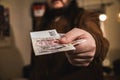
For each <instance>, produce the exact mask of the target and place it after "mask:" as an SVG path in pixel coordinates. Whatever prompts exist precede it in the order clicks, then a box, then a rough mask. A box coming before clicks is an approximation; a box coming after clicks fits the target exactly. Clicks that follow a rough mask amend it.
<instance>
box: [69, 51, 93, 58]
mask: <svg viewBox="0 0 120 80" xmlns="http://www.w3.org/2000/svg"><path fill="white" fill-rule="evenodd" d="M67 55H68V56H69V57H70V58H78V59H91V58H93V57H94V54H92V53H91V52H88V53H71V54H69V53H68V54H67Z"/></svg>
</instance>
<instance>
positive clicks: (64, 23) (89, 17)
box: [30, 9, 108, 80]
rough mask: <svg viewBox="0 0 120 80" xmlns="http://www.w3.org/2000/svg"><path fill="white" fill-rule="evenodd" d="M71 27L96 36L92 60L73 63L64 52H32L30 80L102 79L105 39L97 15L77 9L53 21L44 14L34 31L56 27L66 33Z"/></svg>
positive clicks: (105, 47) (105, 51)
mask: <svg viewBox="0 0 120 80" xmlns="http://www.w3.org/2000/svg"><path fill="white" fill-rule="evenodd" d="M55 17H56V16H55ZM74 27H77V28H80V29H84V30H86V31H88V32H89V33H90V34H91V35H92V36H93V37H94V38H95V41H96V46H97V50H96V54H95V58H94V60H93V62H91V64H90V65H89V66H88V67H76V66H72V65H71V64H70V63H69V62H68V60H67V57H66V55H65V54H64V52H63V53H54V54H49V55H42V56H35V55H34V53H33V54H32V62H31V65H32V74H31V79H30V80H103V76H102V60H103V59H104V58H105V55H106V53H107V50H108V42H107V40H106V39H104V38H103V35H102V32H101V30H100V26H99V19H98V15H96V14H95V13H92V12H86V11H84V10H83V9H78V10H77V11H76V12H74V13H73V14H69V13H68V14H65V15H62V16H61V18H60V20H59V21H56V22H55V21H54V18H49V17H48V16H46V15H45V16H44V17H43V18H42V20H41V23H40V26H37V27H36V28H34V31H39V30H47V29H56V30H57V31H58V32H59V33H66V32H68V31H69V30H71V29H72V28H74Z"/></svg>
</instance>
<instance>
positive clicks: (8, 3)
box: [0, 0, 120, 80]
mask: <svg viewBox="0 0 120 80" xmlns="http://www.w3.org/2000/svg"><path fill="white" fill-rule="evenodd" d="M77 1H78V4H79V6H80V7H84V8H85V9H89V10H96V11H98V12H100V16H99V18H100V23H101V29H102V31H103V33H104V36H105V37H106V38H107V39H108V40H109V42H110V49H109V51H108V55H107V57H106V59H105V60H104V62H103V69H104V73H103V74H104V75H105V79H106V80H118V77H117V76H119V75H120V37H119V34H120V31H119V30H120V0H77ZM34 2H37V3H39V2H44V0H0V80H27V76H28V75H26V74H27V73H29V64H30V59H31V57H30V56H31V54H30V53H31V40H30V35H29V33H30V31H31V30H32V27H33V21H32V16H31V6H32V4H33V3H34ZM36 16H37V15H36ZM119 80H120V79H119Z"/></svg>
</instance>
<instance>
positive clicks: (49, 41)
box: [30, 29, 75, 56]
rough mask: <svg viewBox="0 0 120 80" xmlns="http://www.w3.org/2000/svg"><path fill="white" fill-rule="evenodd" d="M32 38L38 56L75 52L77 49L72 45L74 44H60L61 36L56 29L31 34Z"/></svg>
mask: <svg viewBox="0 0 120 80" xmlns="http://www.w3.org/2000/svg"><path fill="white" fill-rule="evenodd" d="M30 37H31V40H32V46H33V50H34V52H35V55H36V56H38V55H45V54H52V53H57V52H63V51H70V50H75V47H74V46H73V45H72V43H69V44H60V43H59V39H60V38H61V36H60V34H59V33H57V31H56V30H55V29H52V30H45V31H36V32H30Z"/></svg>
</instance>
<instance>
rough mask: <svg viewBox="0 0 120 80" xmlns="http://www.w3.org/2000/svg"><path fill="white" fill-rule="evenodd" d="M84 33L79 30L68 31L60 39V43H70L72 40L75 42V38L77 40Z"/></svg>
mask: <svg viewBox="0 0 120 80" xmlns="http://www.w3.org/2000/svg"><path fill="white" fill-rule="evenodd" d="M83 34H84V31H83V30H81V29H79V28H74V29H72V30H71V31H69V32H68V33H66V34H65V35H64V36H63V37H62V38H61V39H60V41H61V42H62V43H70V42H72V41H73V40H75V39H76V38H78V37H79V36H81V35H83Z"/></svg>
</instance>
